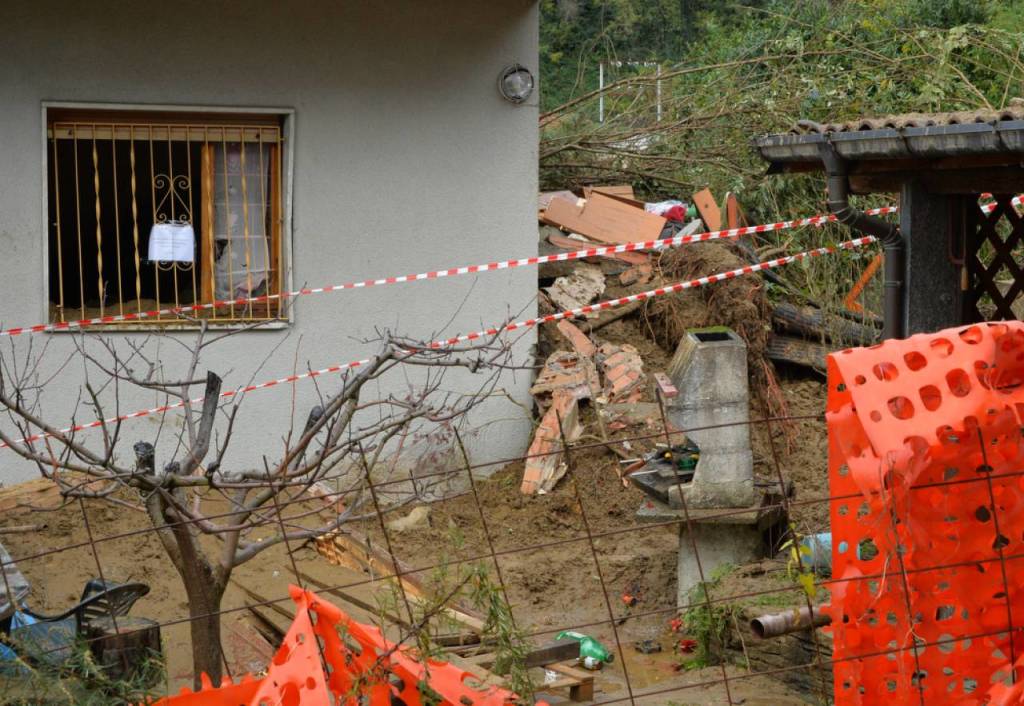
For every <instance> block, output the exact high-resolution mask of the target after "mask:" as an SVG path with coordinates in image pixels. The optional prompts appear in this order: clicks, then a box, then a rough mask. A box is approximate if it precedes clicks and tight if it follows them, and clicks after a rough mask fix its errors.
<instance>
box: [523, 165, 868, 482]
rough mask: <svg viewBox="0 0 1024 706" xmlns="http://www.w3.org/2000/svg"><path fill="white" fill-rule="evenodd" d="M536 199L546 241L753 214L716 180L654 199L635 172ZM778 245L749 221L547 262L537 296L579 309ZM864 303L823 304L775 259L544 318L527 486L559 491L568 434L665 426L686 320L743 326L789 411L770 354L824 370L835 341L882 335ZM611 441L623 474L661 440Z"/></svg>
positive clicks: (590, 241)
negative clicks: (625, 178) (755, 232)
mask: <svg viewBox="0 0 1024 706" xmlns="http://www.w3.org/2000/svg"><path fill="white" fill-rule="evenodd" d="M538 204H539V211H538V219H539V222H540V247H539V249H540V252H541V254H551V253H559V252H566V251H574V252H575V251H580V250H584V249H586V248H588V247H600V246H603V245H618V244H624V243H635V242H641V241H651V240H659V239H664V238H670V237H673V236H676V235H680V234H682V235H695V234H699V233H703V232H710V231H720V230H722V229H723V228H729V229H732V228H739V227H742V226H746V225H749V223H748V221H747V218H746V216H745V214H744V212H743V208H742V207H741V205H740V203H739V201H738V199H737V198H736V196H735V195H734V194H727V195H726V197H725V202H724V206H723V207H719V205H718V202H717V201H716V200H715V197H714V196H713V194H712V193H711V191H710V190H709V189H703V190H702V191H699V192H697V193H695V194H693V195H692V197H691V198H689V200H688V201H683V200H679V199H669V200H664V201H658V202H653V203H645V202H644V201H641V200H639V199H637V198H636V195H635V194H634V192H633V190H632V188H630V187H629V186H616V185H611V186H592V187H584V188H583V189H581V190H579V191H576V192H573V191H551V192H546V193H542V194H540V197H539V200H538ZM768 250H772V252H773V254H777V247H775V244H773V243H767V244H766V243H763V242H761V243H758V242H755V241H754V240H753V236H750V235H747V236H742V237H738V238H731V239H714V240H709V241H707V242H698V243H692V244H688V245H685V246H683V247H675V248H666V249H660V248H656V249H650V250H642V249H637V250H630V251H628V252H622V253H613V254H607V255H601V256H593V257H581V258H572V259H568V260H564V261H556V262H551V263H545V264H543V265H541V267H540V269H539V272H538V277H539V290H540V291H539V295H538V296H539V300H540V304H539V308H540V310H541V313H542V314H546V313H553V312H558V311H565V310H570V309H578V308H580V307H582V306H585V305H587V304H591V303H593V302H595V301H600V300H603V299H610V298H616V297H621V296H627V295H630V294H636V293H638V292H642V291H646V290H648V289H651V288H654V287H659V286H665V285H671V284H674V283H676V282H681V281H688V280H691V279H694V278H697V277H701V276H705V275H709V274H714V273H718V272H723V271H727V270H731V269H736V268H740V267H743V266H745V265H749V264H752V263H755V262H758V261H760V260H763V259H768V258H770V257H772V256H773V255H768V254H766V253H767V252H768ZM866 274H869V273H866ZM769 285H770V287H769ZM860 286H863V285H862V283H861V285H860ZM769 289H770V290H771V300H770V299H769V296H768V292H769ZM855 309H857V307H848V308H847V309H846V310H844V311H842V312H826V311H824V310H823V309H822V308H821V307H819V306H817V305H816V304H815V302H813V301H810V300H809V299H808V298H807V297H806V295H805V294H804V293H802V292H801V291H799V289H798V288H797V287H794V286H791V285H789V284H788V283H787V282H786V280H785V279H784V277H783V276H782V275H780V274H779V273H776V272H772V271H765V272H763V273H762V274H761V276H754V277H743V278H735V279H731V280H728V281H725V282H721V283H719V284H716V285H715V286H714V287H709V288H704V289H701V290H687V291H684V292H680V293H677V294H673V295H670V296H663V297H657V298H651V299H648V300H642V301H634V302H630V303H628V304H625V305H623V306H619V307H615V308H614V309H608V310H603V311H596V312H590V313H588V314H587V315H585V316H580V317H577V318H576V319H575V320H574V321H568V320H563V321H561V322H559V324H558V327H557V333H556V332H555V331H554V330H553V329H552V328H551V327H545V328H544V329H542V331H541V341H540V351H539V352H540V355H541V356H544V357H546V362H545V364H544V366H543V368H542V370H541V372H540V375H539V377H538V379H537V382H536V384H535V385H534V387H533V389H532V393H533V395H534V397H535V400H536V407H537V410H538V417H539V423H538V426H537V429H536V432H535V435H534V438H533V444H532V445H531V447H530V450H529V454H530V456H531V458H530V459H529V461H528V462H527V464H526V468H525V472H524V476H523V482H522V486H521V490H522V492H524V493H526V494H536V493H546V492H550V490H551V489H552V488H553V487H554V486H555V484H556V483H557V482H558V480H559V479H560V478H561V477H562V476H563V475H564V474H565V471H566V467H565V459H563V458H562V457H561V449H562V445H563V443H571V442H572V441H574V440H577V439H579V438H582V437H587V436H592V437H594V438H595V439H600V440H601V441H605V442H606V441H608V440H609V439H610V436H609V435H611V434H616V433H617V432H624V431H626V430H631V431H632V432H633V433H637V430H638V429H643V428H645V427H647V428H648V430H650V431H653V430H655V429H660V428H661V420H660V412H659V409H658V405H657V404H656V395H655V387H656V386H655V385H654V384H653V379H654V376H656V375H657V374H659V373H660V372H661V370H662V369H664V367H665V365H667V363H668V360H667V357H666V356H670V355H671V354H672V352H673V351H675V349H676V346H677V344H678V342H679V341H680V340H681V339H682V337H683V336H684V335H685V333H686V331H687V330H690V329H694V328H701V327H706V326H725V327H727V328H729V329H732V330H733V331H735V332H736V333H737V334H738V335H739V336H740V337H741V338H742V339H743V340H744V342H745V343H746V345H747V355H748V365H747V368H748V371H749V375H750V381H751V388H752V391H753V393H754V395H755V398H756V400H757V402H758V404H759V405H760V404H767V407H768V410H769V412H770V413H772V414H785V412H786V405H785V402H784V400H783V398H782V395H781V392H780V391H779V386H778V383H777V381H776V379H775V368H774V366H773V365H772V362H775V363H784V364H786V365H791V366H799V367H800V368H803V369H805V370H808V369H809V370H811V371H814V372H817V373H820V374H822V375H823V374H824V369H825V355H826V352H827V351H828V350H830V349H834V348H837V347H841V346H842V347H845V346H849V345H865V344H871V343H874V342H875V341H877V339H878V335H879V328H878V326H877V323H878V322H877V321H876V320H875V319H874V318H873V317H872V316H871V314H869V313H866V312H864V311H863V309H860V310H855ZM652 344H654V345H652ZM640 433H642V432H640ZM641 446H643V445H641ZM624 448H625V449H626V451H623V449H624ZM608 449H609V450H611V451H613V452H615V453H617V454H619V455H620V457H623V458H622V460H623V461H624V463H623V466H624V469H625V470H624V471H623V472H624V473H626V474H628V473H629V472H630V469H631V468H632V466H633V465H635V463H636V461H637V460H638V459H641V458H644V457H646V455H649V454H652V453H654V452H655V449H654V448H652V447H643V448H632V449H630V447H629V445H628V443H627V444H623V443H619V444H609V445H608ZM662 450H663V451H664V450H669V449H662ZM629 457H633V458H629Z"/></svg>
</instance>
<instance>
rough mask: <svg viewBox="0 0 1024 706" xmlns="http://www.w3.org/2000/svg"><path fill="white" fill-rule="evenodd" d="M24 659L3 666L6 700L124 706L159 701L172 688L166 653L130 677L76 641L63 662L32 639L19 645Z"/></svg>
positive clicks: (0, 677) (0, 678)
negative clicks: (45, 653) (50, 656)
mask: <svg viewBox="0 0 1024 706" xmlns="http://www.w3.org/2000/svg"><path fill="white" fill-rule="evenodd" d="M14 647H15V649H16V650H17V653H18V654H19V655H20V656H22V657H23V658H19V659H18V660H17V661H16V662H4V663H3V664H2V666H0V704H12V705H13V704H39V705H40V706H42V705H44V704H45V705H46V706H118V705H119V704H123V705H125V706H127V705H128V704H139V703H145V702H147V701H151V700H154V699H155V698H157V697H158V696H159V695H162V694H163V692H164V691H165V690H166V687H165V671H164V664H163V661H162V658H161V656H160V655H156V654H154V655H152V657H151V658H150V659H143V660H140V662H139V664H138V666H137V668H136V669H135V670H134V671H133V673H132V674H131V675H130V676H128V677H127V678H125V677H124V676H122V675H116V676H115V675H112V674H111V673H110V670H109V669H105V668H104V667H102V666H101V665H99V664H97V663H96V661H95V659H93V655H92V653H91V652H90V651H89V650H88V648H87V646H86V645H85V644H84V643H83V644H78V645H75V646H73V648H72V650H71V654H69V655H68V658H67V659H66V660H65V661H64V662H63V663H62V664H60V665H54V664H50V663H48V662H47V661H46V660H45V659H43V655H37V654H36V652H37V651H38V650H37V648H35V647H33V646H32V645H30V644H21V643H15V644H14Z"/></svg>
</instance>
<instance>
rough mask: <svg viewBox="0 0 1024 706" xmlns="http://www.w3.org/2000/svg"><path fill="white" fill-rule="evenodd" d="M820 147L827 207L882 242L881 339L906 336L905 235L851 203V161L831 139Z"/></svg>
mask: <svg viewBox="0 0 1024 706" xmlns="http://www.w3.org/2000/svg"><path fill="white" fill-rule="evenodd" d="M820 150H821V161H822V162H823V163H824V164H825V172H826V173H827V174H828V210H829V211H830V212H831V213H832V214H833V215H835V217H836V218H837V219H838V220H839V222H840V223H842V224H844V225H847V226H849V227H850V228H851V229H853V230H855V231H858V232H860V233H864V234H865V235H873V236H875V237H876V238H878V240H879V242H881V243H882V250H883V252H884V253H885V261H884V264H883V276H884V280H885V290H884V292H885V299H884V304H883V315H884V323H883V325H882V338H883V339H886V338H903V336H904V335H905V334H904V321H903V277H904V266H905V265H904V263H905V262H906V245H905V243H904V242H903V236H902V235H901V234H900V230H899V227H898V226H896V225H894V224H892V223H888V222H886V221H883V220H882V219H881V218H876V217H875V216H869V215H867V214H866V213H864V212H863V211H858V210H857V209H855V208H854V207H853V206H851V205H850V179H849V173H850V167H849V163H848V162H847V161H846V160H845V159H843V158H842V157H840V156H839V154H838V153H837V152H836V148H835V146H834V145H833V144H832V142H831V141H829V140H826V141H825V142H822V143H821V146H820Z"/></svg>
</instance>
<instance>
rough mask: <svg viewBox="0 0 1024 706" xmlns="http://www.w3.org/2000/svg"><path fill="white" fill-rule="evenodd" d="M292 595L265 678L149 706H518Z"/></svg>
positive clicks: (316, 600) (324, 605)
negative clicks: (287, 621) (288, 619)
mask: <svg viewBox="0 0 1024 706" xmlns="http://www.w3.org/2000/svg"><path fill="white" fill-rule="evenodd" d="M291 596H292V600H294V601H295V606H296V613H295V620H294V621H293V622H292V625H291V628H290V629H289V630H288V633H287V634H286V635H285V637H284V640H283V641H282V643H281V647H280V648H279V649H278V651H277V653H276V654H275V655H274V658H273V660H272V662H271V664H270V665H269V667H268V669H267V675H266V676H265V677H263V678H262V679H256V678H254V677H253V676H252V675H246V676H245V677H243V678H242V679H241V681H239V682H238V683H237V684H235V683H231V682H230V680H225V682H224V683H223V684H222V685H221V686H220V687H217V688H214V687H213V686H212V685H211V684H210V683H209V680H208V679H207V678H206V675H205V674H204V675H203V684H204V686H203V689H202V690H200V691H198V692H192V691H191V690H189V689H183V690H182V692H181V694H180V695H178V696H172V697H169V698H166V699H162V700H161V701H159V702H158V703H157V704H156V706H278V705H280V706H329V705H330V704H360V706H392V704H405V705H406V706H419V705H420V704H425V703H431V704H442V705H445V706H507V705H509V704H515V703H518V701H517V699H516V695H515V694H513V693H512V692H511V691H508V690H506V689H500V688H498V687H494V686H489V687H485V686H483V685H479V686H474V685H473V682H475V681H476V679H477V678H476V677H475V676H474V675H473V674H471V673H470V672H466V671H464V670H462V669H459V668H458V667H455V666H453V665H451V664H449V663H447V662H440V661H435V660H430V661H429V662H428V663H427V664H426V665H425V664H424V663H423V662H422V661H421V660H419V659H418V658H417V656H416V653H415V651H414V650H412V649H410V648H408V647H404V646H400V645H396V644H395V643H392V642H390V641H388V640H387V639H385V637H384V635H383V633H381V631H380V630H379V629H377V628H375V627H372V626H369V625H363V624H362V623H357V622H356V621H354V620H352V619H351V618H350V617H349V616H348V615H346V614H345V613H344V611H342V610H341V609H340V608H338V607H337V606H335V605H333V604H331V603H329V602H327V601H325V600H323V599H322V598H320V597H319V596H317V595H316V594H315V593H312V592H311V591H304V590H302V589H301V588H298V587H297V586H292V587H291ZM314 618H315V619H314ZM321 657H322V661H321ZM325 665H326V672H325ZM424 687H429V689H427V688H424ZM431 692H432V693H431ZM424 694H428V695H427V696H424ZM332 697H333V698H332ZM438 698H439V699H440V701H438V700H437V699H438ZM537 704H538V706H547V704H545V703H544V702H537Z"/></svg>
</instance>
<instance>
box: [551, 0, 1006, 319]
mask: <svg viewBox="0 0 1024 706" xmlns="http://www.w3.org/2000/svg"><path fill="white" fill-rule="evenodd" d="M1022 30H1024V0H1004V1H1002V2H997V1H996V0H804V1H803V2H790V1H789V0H742V1H739V2H737V1H733V2H725V3H716V2H711V1H710V0H544V1H543V2H542V24H541V91H542V115H541V145H540V160H541V161H540V164H541V184H542V186H543V187H544V188H567V187H569V188H571V187H576V186H580V185H582V184H587V183H595V182H599V183H610V182H611V183H615V182H628V183H631V184H633V186H634V188H635V189H636V190H637V192H638V194H640V195H641V196H642V197H646V198H652V199H662V198H682V199H684V200H687V199H688V198H689V196H690V195H691V194H693V193H694V192H695V191H697V190H699V189H702V188H704V187H710V188H711V190H712V192H713V193H714V194H715V195H716V197H717V198H718V199H721V198H722V197H723V196H724V195H725V193H726V192H730V191H731V192H734V193H736V194H737V196H738V197H739V200H740V202H741V204H742V205H743V206H744V208H745V210H746V211H747V213H748V215H749V217H750V220H751V221H752V222H758V223H763V222H771V221H775V220H780V219H783V218H790V217H794V216H803V215H809V214H813V213H820V212H822V211H823V210H824V200H825V199H824V180H823V179H822V178H821V175H820V174H813V175H804V176H800V175H783V176H768V175H766V169H767V165H766V164H765V163H764V162H763V161H762V160H761V159H760V157H759V156H758V155H757V154H756V153H755V151H754V150H753V149H752V147H751V139H752V138H754V137H756V136H758V135H763V134H766V133H772V132H786V131H788V130H790V129H791V128H792V127H793V126H794V125H795V124H796V122H797V121H798V120H802V119H807V120H813V121H818V122H835V121H845V120H851V119H856V118H860V117H865V116H882V115H887V114H894V113H904V112H915V111H920V112H938V111H950V110H966V109H976V108H1001V107H1005V106H1007V105H1009V104H1010V102H1011V101H1012V99H1014V98H1018V97H1024V35H1022ZM616 61H621V62H623V64H622V65H621V66H616V65H615V64H614V62H616ZM652 61H653V62H656V63H657V64H658V65H659V66H660V71H661V74H660V80H659V79H658V78H656V72H657V70H658V69H657V68H656V67H655V66H643V65H637V64H636V63H634V64H633V65H630V64H628V63H626V62H641V63H642V62H652ZM602 62H603V63H605V67H606V85H608V84H609V82H610V85H608V87H607V88H606V90H605V92H604V94H603V104H604V116H605V120H604V121H603V122H599V121H598V114H599V113H598V111H599V108H598V98H599V97H598V93H597V92H596V88H597V73H598V69H597V67H598V65H599V64H600V63H602ZM659 85H660V105H661V120H660V121H659V120H658V112H657V106H658V103H659V100H658V95H659V90H658V87H659ZM890 201H891V197H890V196H884V195H883V196H876V197H872V198H871V199H861V200H860V202H859V205H861V206H864V207H870V206H874V205H881V204H883V203H888V202H890ZM848 237H849V234H848V232H847V231H846V230H845V229H843V228H839V227H835V226H830V227H825V228H804V229H799V230H795V231H789V232H785V233H780V234H778V235H775V236H772V238H771V242H772V244H773V245H774V246H775V248H774V250H773V252H775V253H778V252H781V251H793V250H805V249H808V248H814V247H820V246H822V245H828V244H833V243H835V242H837V241H840V240H845V239H847V238H848ZM767 252H768V249H767V248H766V249H765V250H764V251H762V252H761V253H759V254H762V255H765V256H771V255H767ZM874 254H875V253H874V251H864V252H863V253H860V252H848V253H843V254H841V255H840V256H837V257H831V258H816V259H814V260H807V261H803V262H802V263H801V264H799V265H793V266H791V267H789V268H787V269H786V270H785V271H784V272H782V273H781V274H783V276H784V277H785V278H786V280H787V282H788V283H789V284H791V285H792V286H793V288H794V289H796V290H799V291H800V292H801V293H802V294H803V296H804V298H805V299H808V300H811V301H814V302H816V303H818V304H820V305H822V306H824V307H825V308H826V309H831V308H833V307H838V303H839V301H840V300H841V298H842V296H843V295H845V293H846V291H848V289H849V286H850V284H851V283H852V282H853V281H854V280H856V278H857V277H858V276H859V274H860V273H861V272H862V271H863V269H864V266H865V265H866V262H867V260H869V259H870V258H872V257H873V256H874ZM875 286H876V289H875V290H869V291H868V292H867V293H866V301H868V302H869V303H870V302H871V301H872V299H877V298H879V296H880V293H879V291H878V289H879V288H878V287H877V285H875ZM771 294H772V292H771V288H769V295H771Z"/></svg>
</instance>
